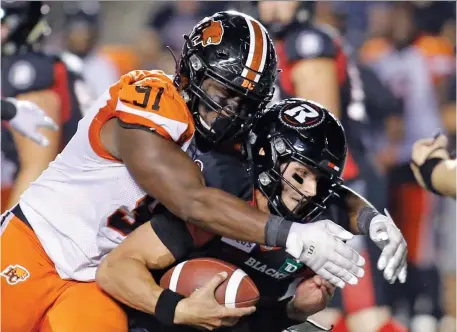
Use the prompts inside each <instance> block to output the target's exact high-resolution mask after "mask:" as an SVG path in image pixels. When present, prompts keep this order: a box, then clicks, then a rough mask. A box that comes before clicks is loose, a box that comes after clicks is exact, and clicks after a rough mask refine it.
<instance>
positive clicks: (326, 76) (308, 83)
mask: <svg viewBox="0 0 457 332" xmlns="http://www.w3.org/2000/svg"><path fill="white" fill-rule="evenodd" d="M292 81H293V84H294V87H295V91H296V95H297V97H300V98H305V99H310V100H313V101H315V102H317V103H319V104H321V105H323V106H324V107H326V108H327V109H328V110H329V111H330V112H332V113H333V114H335V116H336V117H338V118H339V117H340V90H339V85H338V74H337V67H336V61H335V60H334V59H331V58H314V59H303V60H300V61H298V62H297V63H296V64H295V65H294V67H293V70H292Z"/></svg>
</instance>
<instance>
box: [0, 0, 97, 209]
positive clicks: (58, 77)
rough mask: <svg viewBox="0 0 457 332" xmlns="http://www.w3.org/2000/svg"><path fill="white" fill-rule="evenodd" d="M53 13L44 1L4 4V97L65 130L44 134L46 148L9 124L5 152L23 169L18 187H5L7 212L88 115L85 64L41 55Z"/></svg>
mask: <svg viewBox="0 0 457 332" xmlns="http://www.w3.org/2000/svg"><path fill="white" fill-rule="evenodd" d="M48 11H49V7H48V6H45V5H43V4H42V2H41V1H3V2H2V4H1V12H0V13H1V17H0V19H1V36H2V71H1V72H2V75H1V77H2V97H14V98H16V99H18V100H27V101H30V102H33V103H35V104H36V105H38V106H39V107H40V108H41V109H42V110H43V111H44V112H45V114H46V115H47V116H48V117H49V118H51V119H52V120H53V121H54V122H56V123H57V124H58V125H59V126H60V130H57V131H45V130H44V131H43V132H45V133H46V137H47V140H48V144H46V146H37V145H36V144H35V143H34V142H33V141H31V140H29V139H27V138H25V137H23V136H22V134H21V133H20V132H19V131H17V130H14V126H12V128H13V130H11V131H10V130H8V127H7V126H3V128H2V129H3V130H2V151H3V152H4V154H5V156H6V158H7V159H8V160H9V161H11V162H13V164H14V165H15V167H16V169H17V171H18V173H17V176H16V177H15V178H13V179H9V180H10V181H9V182H13V180H14V185H13V187H12V188H11V187H9V186H8V187H4V188H2V201H3V202H5V205H6V206H5V205H3V204H2V209H3V210H4V209H5V208H7V207H12V206H13V205H14V204H16V203H17V202H18V200H19V196H20V195H21V194H22V193H23V192H24V191H25V189H27V187H28V186H29V184H30V183H31V182H32V181H34V180H35V179H36V178H37V177H38V176H39V175H40V174H41V172H42V171H43V170H44V169H45V168H46V167H47V166H48V164H49V163H50V162H51V161H52V160H54V158H55V157H56V156H57V154H58V153H59V152H60V151H61V150H62V149H63V147H64V146H65V145H66V144H67V143H68V141H69V140H70V138H71V137H72V136H73V134H74V133H75V132H76V127H77V124H78V121H79V120H80V119H81V117H82V107H83V106H84V104H85V103H87V101H88V100H90V94H89V93H87V91H86V89H85V86H84V82H83V81H82V79H81V77H80V75H79V72H78V71H79V70H80V68H79V67H80V66H81V61H80V60H78V59H77V58H76V57H74V56H73V57H72V56H68V55H67V56H61V55H52V54H46V53H44V52H42V51H41V46H42V45H41V44H42V40H43V38H44V37H45V35H46V34H47V33H48V32H49V27H48V25H47V23H46V20H45V17H46V13H47V12H48ZM30 126H32V124H31V123H30ZM43 142H46V141H43ZM3 185H4V184H3Z"/></svg>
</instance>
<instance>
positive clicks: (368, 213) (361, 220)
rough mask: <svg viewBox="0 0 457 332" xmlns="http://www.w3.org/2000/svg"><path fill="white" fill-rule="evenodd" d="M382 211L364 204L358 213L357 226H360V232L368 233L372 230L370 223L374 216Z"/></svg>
mask: <svg viewBox="0 0 457 332" xmlns="http://www.w3.org/2000/svg"><path fill="white" fill-rule="evenodd" d="M379 214H380V213H379V212H378V211H377V210H376V209H374V208H372V207H369V206H364V207H363V208H362V209H361V210H360V211H359V214H358V215H357V227H358V228H359V232H360V234H363V235H368V234H369V231H370V224H371V221H372V220H373V218H374V217H376V216H377V215H379Z"/></svg>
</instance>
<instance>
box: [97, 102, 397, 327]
mask: <svg viewBox="0 0 457 332" xmlns="http://www.w3.org/2000/svg"><path fill="white" fill-rule="evenodd" d="M300 112H302V113H300ZM248 141H249V144H248V146H247V147H246V150H245V151H248V153H247V155H248V156H251V158H252V161H253V167H252V169H251V172H252V175H253V179H254V185H252V183H253V182H252V178H251V174H249V172H248V171H247V167H248V166H249V163H248V164H247V165H246V164H245V165H243V164H241V163H239V157H237V156H236V155H235V156H234V155H233V154H227V153H226V154H225V155H224V154H221V153H218V152H215V151H211V152H210V153H208V154H206V155H204V154H203V155H200V156H199V158H198V162H199V164H200V165H201V166H202V170H203V173H204V175H205V179H206V180H207V182H208V184H211V185H217V186H219V187H221V188H224V190H227V191H231V192H232V193H234V194H236V195H238V196H239V197H243V198H244V199H246V200H250V203H251V204H252V205H254V206H256V207H257V208H259V209H260V210H262V211H274V212H276V213H277V214H279V215H282V216H284V217H287V218H288V219H290V220H296V221H297V222H305V223H306V222H312V221H315V220H316V218H320V219H321V220H320V221H316V222H315V223H314V225H316V226H319V227H322V228H327V229H329V230H330V231H331V232H332V233H335V234H344V235H346V234H345V233H346V231H344V230H343V228H342V227H341V226H338V225H336V224H334V223H332V222H330V221H329V220H322V219H323V218H324V217H323V216H322V215H321V214H322V213H326V216H327V217H330V218H333V219H336V220H338V221H339V222H341V224H342V225H345V226H346V228H348V229H350V230H351V231H352V232H354V233H357V234H367V235H369V237H370V238H371V240H373V241H374V242H375V243H376V244H377V245H378V246H379V247H380V248H382V249H383V254H382V255H381V259H385V256H384V255H385V254H386V253H387V252H389V251H392V252H395V254H394V256H395V260H391V261H390V262H389V263H388V265H389V266H388V267H387V269H386V275H387V277H388V278H389V279H393V280H395V279H396V278H397V277H399V278H402V279H403V278H405V277H406V243H405V241H404V239H403V236H402V235H401V233H400V231H399V230H398V228H397V227H396V226H395V224H394V223H393V221H392V220H391V219H390V218H389V217H386V216H384V215H381V214H379V213H378V212H377V211H376V210H375V209H374V208H373V207H372V206H371V205H370V204H369V203H368V202H366V201H365V200H364V199H363V198H361V197H360V196H358V195H357V194H355V193H354V192H352V191H351V190H349V189H348V188H346V187H344V186H342V180H341V174H342V172H343V168H344V164H345V160H346V152H347V148H346V137H345V134H344V130H343V128H342V126H341V124H340V123H339V121H338V120H336V119H335V118H334V117H333V115H332V114H331V113H329V112H328V111H327V110H326V109H325V108H323V107H322V106H320V105H318V104H316V103H313V102H310V101H306V100H303V99H288V100H285V101H282V102H279V103H276V104H274V105H273V106H272V107H271V109H269V110H268V111H267V113H266V114H265V115H264V116H262V118H261V119H260V120H259V121H258V123H257V125H256V128H255V129H254V130H253V133H252V135H251V136H250V138H249V140H248ZM330 210H332V211H330ZM151 226H152V227H151ZM312 242H313V244H312V245H311V246H310V247H309V248H308V254H309V255H313V251H320V250H325V249H326V247H327V246H328V245H329V244H328V243H327V242H326V239H324V238H320V237H315V238H314V239H313V240H312ZM348 254H349V255H350V253H348ZM352 254H353V255H355V251H352ZM198 256H202V257H208V256H209V257H216V258H219V259H222V260H224V261H228V262H230V263H232V264H234V265H236V266H238V267H240V268H241V269H243V270H244V271H245V272H246V273H247V274H248V275H249V276H250V277H251V278H252V279H253V280H254V282H255V284H256V285H257V287H258V289H259V291H260V294H261V301H260V303H259V305H258V307H257V312H256V313H255V314H254V315H253V316H252V317H250V318H247V324H248V325H249V326H250V329H251V331H281V330H282V329H285V328H287V327H289V326H291V325H296V324H298V323H301V322H303V321H305V320H306V319H307V317H308V316H309V315H311V314H313V313H315V312H317V311H319V310H322V309H323V307H325V304H326V303H327V301H323V302H320V305H317V306H316V307H317V310H311V309H310V307H309V306H308V305H310V303H306V305H305V307H301V305H300V303H302V302H301V301H304V302H306V297H307V296H309V295H310V294H300V296H297V297H296V298H294V299H290V298H288V299H285V300H284V301H280V302H278V299H280V298H282V297H284V295H286V294H287V290H288V287H289V286H290V285H291V283H292V282H293V281H294V280H296V279H298V278H302V277H304V276H307V277H308V276H309V272H310V271H309V270H308V267H307V266H305V265H304V264H303V263H301V262H299V261H297V260H295V259H294V258H293V256H291V255H289V254H288V253H287V252H286V251H285V250H283V249H282V248H279V247H271V246H264V245H258V244H255V243H251V242H245V241H237V240H234V239H231V238H227V237H220V236H214V235H212V234H210V233H207V232H204V231H203V230H201V229H196V228H195V227H193V226H191V225H189V224H186V223H183V222H182V221H181V220H179V218H177V217H175V216H173V215H172V214H171V213H169V212H168V211H164V212H162V213H158V215H156V216H154V217H153V218H152V220H151V223H150V224H143V225H142V226H140V227H139V228H138V229H137V230H135V231H134V232H133V233H132V234H131V235H130V236H129V237H127V239H126V240H125V241H124V242H123V243H121V244H120V245H119V246H118V247H117V248H116V249H114V250H113V251H112V252H110V253H109V254H108V255H107V256H106V258H105V259H104V260H103V261H102V263H101V265H100V267H99V268H98V271H97V283H98V284H99V285H100V286H101V287H102V288H103V289H104V290H105V291H106V292H108V293H109V294H111V295H112V296H113V297H115V298H116V299H117V300H119V301H121V302H122V303H125V304H127V305H128V306H131V307H133V308H135V309H139V310H141V311H143V312H146V313H148V314H154V315H155V317H156V319H157V320H158V321H159V322H160V323H162V324H164V325H165V326H166V325H170V324H173V323H175V324H185V325H193V326H196V327H205V328H208V327H211V328H216V327H218V326H220V325H224V326H225V325H231V324H233V323H234V322H235V321H234V320H226V319H224V318H223V317H220V315H222V314H221V312H223V310H225V309H223V307H222V308H218V310H219V311H220V312H218V310H214V311H208V310H206V306H205V305H204V304H203V303H201V304H200V305H201V306H202V307H201V308H200V307H199V303H198V300H199V299H200V300H201V293H200V292H197V294H196V295H191V296H190V297H189V298H188V299H183V297H182V296H179V295H178V294H176V293H174V292H173V290H164V289H162V288H161V287H159V286H158V285H157V284H156V282H155V280H158V278H160V277H161V276H162V275H163V273H164V272H166V270H167V269H168V268H169V267H170V266H171V265H172V264H179V263H181V262H182V261H184V260H186V259H188V258H192V257H198ZM339 260H340V262H341V263H342V264H343V265H346V264H347V263H349V261H348V260H346V258H344V257H343V256H340V257H339ZM134 265H135V266H136V267H137V268H135V269H132V267H133V266H134ZM140 266H142V268H141V269H140ZM148 269H151V270H153V275H151V274H150V272H149V271H148ZM351 273H353V274H357V272H356V271H351ZM389 274H390V275H389ZM314 290H315V291H318V292H322V293H319V294H320V299H327V300H328V299H329V298H328V297H329V296H330V295H331V294H332V289H330V288H329V287H327V286H323V287H320V286H315V288H314ZM205 294H207V295H208V297H207V300H208V301H211V300H212V301H213V302H212V303H213V304H214V298H212V299H210V297H209V294H208V292H206V293H205ZM211 295H212V294H211ZM302 296H303V297H304V298H302ZM206 303H208V302H206ZM316 307H315V308H316ZM290 310H291V311H290ZM296 311H298V312H299V313H300V314H297V312H296ZM291 312H295V314H292V313H291ZM287 313H288V314H287ZM147 317H148V316H143V319H138V318H137V317H136V319H137V320H140V321H141V322H140V323H138V324H139V325H141V324H148V323H145V322H146V321H147V320H148V318H147ZM149 317H152V316H150V315H149ZM299 317H300V318H299ZM154 322H155V323H154ZM149 324H151V326H154V324H158V323H157V321H155V320H154V318H149ZM150 328H151V327H150ZM155 329H158V327H154V330H155Z"/></svg>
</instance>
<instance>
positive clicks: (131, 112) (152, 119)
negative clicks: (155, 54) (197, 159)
mask: <svg viewBox="0 0 457 332" xmlns="http://www.w3.org/2000/svg"><path fill="white" fill-rule="evenodd" d="M119 83H120V84H119V91H118V100H117V105H116V110H115V111H116V113H115V115H116V117H117V118H119V119H120V120H121V121H122V122H123V123H125V124H127V125H129V126H141V127H146V128H148V129H149V130H151V131H154V132H156V133H157V134H159V135H161V136H162V137H163V138H165V139H168V140H171V141H174V142H176V143H179V144H184V143H185V142H187V141H189V140H190V138H191V137H192V135H193V133H194V124H193V119H192V115H191V114H190V112H189V110H188V108H187V106H186V104H185V102H184V100H183V99H182V98H181V96H180V95H179V94H178V91H177V90H176V88H175V87H174V86H173V83H172V81H171V80H170V79H169V78H168V77H167V76H166V75H165V74H163V73H162V72H159V71H133V72H130V73H128V74H126V75H124V76H123V77H122V78H121V80H120V82H119Z"/></svg>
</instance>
